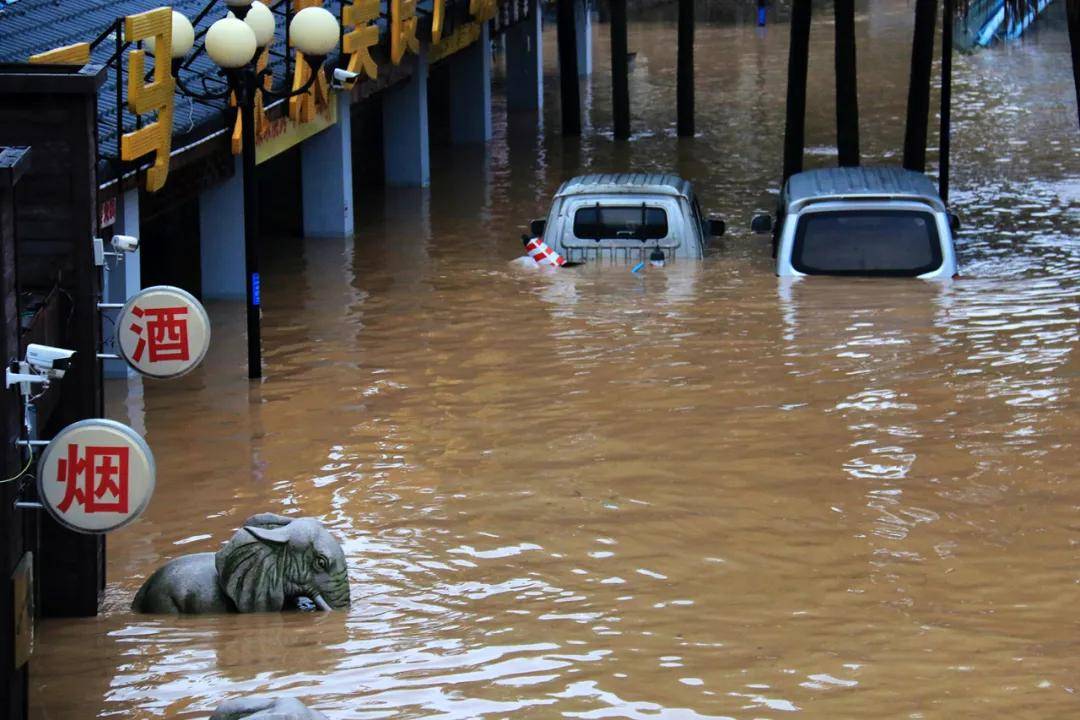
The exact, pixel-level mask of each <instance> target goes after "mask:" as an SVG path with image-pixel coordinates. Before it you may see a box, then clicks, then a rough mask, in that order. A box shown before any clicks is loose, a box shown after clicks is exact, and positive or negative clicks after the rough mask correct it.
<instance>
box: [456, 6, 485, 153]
mask: <svg viewBox="0 0 1080 720" xmlns="http://www.w3.org/2000/svg"><path fill="white" fill-rule="evenodd" d="M489 32H490V31H489V30H488V23H486V22H485V23H481V24H480V37H479V38H478V39H477V41H476V42H474V43H473V44H472V45H470V46H469V47H467V48H465V49H464V50H460V51H458V52H457V53H455V54H454V55H451V56H450V59H449V60H448V61H447V62H449V63H450V140H451V141H452V142H454V143H458V144H464V143H485V142H487V141H488V140H490V139H491V37H490V35H489V34H488V33H489Z"/></svg>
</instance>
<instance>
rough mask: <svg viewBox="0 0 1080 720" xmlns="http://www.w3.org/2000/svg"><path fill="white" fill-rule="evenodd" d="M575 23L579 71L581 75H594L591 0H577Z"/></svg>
mask: <svg viewBox="0 0 1080 720" xmlns="http://www.w3.org/2000/svg"><path fill="white" fill-rule="evenodd" d="M574 12H575V13H576V14H577V17H576V22H575V23H574V25H575V29H576V30H577V71H578V75H579V76H580V77H586V76H587V75H592V7H591V3H590V1H589V0H575V2H574Z"/></svg>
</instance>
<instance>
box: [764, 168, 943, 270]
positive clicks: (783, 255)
mask: <svg viewBox="0 0 1080 720" xmlns="http://www.w3.org/2000/svg"><path fill="white" fill-rule="evenodd" d="M779 213H780V215H779V217H778V218H777V219H776V222H775V223H774V222H773V219H772V218H771V217H770V216H768V215H759V216H757V217H755V218H754V220H753V223H752V225H751V228H752V229H753V230H754V232H758V233H768V232H770V231H771V232H772V234H773V256H774V257H775V258H776V274H777V275H780V276H782V277H783V276H801V275H862V276H889V277H919V278H924V279H928V280H933V279H942V278H950V277H953V276H954V275H956V271H957V268H956V251H955V246H954V243H953V231H954V230H955V229H956V228H957V227H958V226H959V221H958V220H957V218H956V216H955V215H952V214H950V213H949V211H948V209H947V208H946V207H945V203H943V202H942V200H941V196H940V195H939V194H938V191H937V188H936V187H935V186H934V183H933V182H931V181H930V179H929V178H928V177H926V175H924V174H923V173H920V172H914V171H912V170H904V169H901V168H888V167H885V168H881V167H879V168H870V167H865V168H864V167H845V168H825V169H821V170H810V171H807V172H802V173H798V174H796V175H792V176H791V177H790V178H789V179H788V181H787V183H786V184H785V185H784V189H783V192H782V193H781V195H780V210H779Z"/></svg>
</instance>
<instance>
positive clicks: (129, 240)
mask: <svg viewBox="0 0 1080 720" xmlns="http://www.w3.org/2000/svg"><path fill="white" fill-rule="evenodd" d="M112 246H113V249H114V250H116V251H117V252H135V251H136V250H138V249H139V238H137V237H133V236H131V235H113V239H112Z"/></svg>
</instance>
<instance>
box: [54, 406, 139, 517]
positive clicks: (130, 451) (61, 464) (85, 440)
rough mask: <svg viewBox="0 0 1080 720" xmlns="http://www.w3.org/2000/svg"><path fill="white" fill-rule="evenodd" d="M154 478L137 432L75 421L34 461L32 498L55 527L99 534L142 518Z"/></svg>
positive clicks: (112, 424)
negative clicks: (35, 491)
mask: <svg viewBox="0 0 1080 720" xmlns="http://www.w3.org/2000/svg"><path fill="white" fill-rule="evenodd" d="M156 475H157V468H156V466H155V465H154V454H153V453H152V452H151V451H150V446H149V445H147V444H146V441H145V440H143V439H142V437H141V436H140V435H139V434H138V433H137V432H135V431H134V430H132V429H131V428H129V427H128V426H127V425H123V424H121V423H118V422H115V421H113V420H97V419H95V420H80V421H79V422H76V423H72V424H71V425H68V426H67V427H66V428H64V429H63V430H61V431H60V434H58V435H57V436H56V437H55V438H53V440H52V442H50V443H49V445H48V446H47V447H46V448H45V452H43V453H42V455H41V458H40V459H39V460H38V465H37V487H38V497H39V498H40V499H41V503H42V504H43V505H44V506H45V508H46V510H48V511H49V514H50V515H52V516H53V518H55V519H56V521H57V522H59V523H60V524H61V525H63V526H65V527H68V528H71V529H72V530H76V531H78V532H84V533H104V532H109V531H110V530H115V529H117V528H119V527H123V526H124V525H127V524H128V523H129V522H131V521H132V520H134V519H135V518H137V517H138V516H139V515H141V514H142V512H143V510H145V509H146V506H147V505H148V504H149V503H150V497H151V496H152V495H153V494H154V483H155V479H156Z"/></svg>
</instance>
